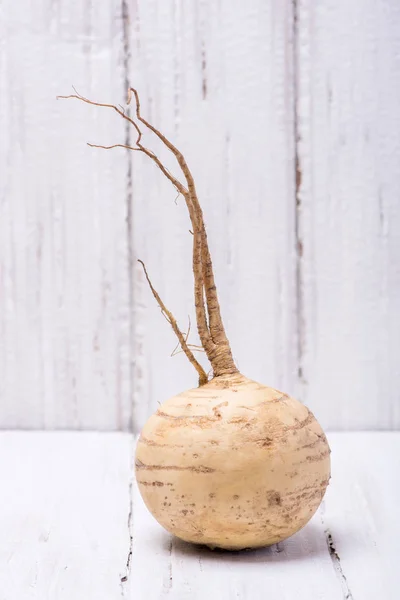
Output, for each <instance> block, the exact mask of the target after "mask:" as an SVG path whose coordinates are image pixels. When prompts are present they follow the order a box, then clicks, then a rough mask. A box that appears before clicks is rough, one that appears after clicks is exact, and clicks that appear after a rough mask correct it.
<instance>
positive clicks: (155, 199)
mask: <svg viewBox="0 0 400 600" xmlns="http://www.w3.org/2000/svg"><path fill="white" fill-rule="evenodd" d="M129 6H130V15H129V17H130V24H131V28H130V34H129V43H130V55H131V60H130V70H129V73H130V82H131V84H135V86H137V87H138V88H139V90H140V91H141V94H142V111H143V114H145V115H147V117H148V118H149V119H151V120H152V122H153V123H154V124H156V125H157V126H158V127H159V128H160V129H161V130H162V131H163V132H165V133H166V134H167V135H168V136H170V138H172V140H173V141H174V143H176V145H177V146H178V147H179V148H180V149H181V150H182V152H184V154H185V156H186V158H187V160H188V163H189V165H190V167H191V169H192V171H193V174H194V176H195V180H196V184H197V187H198V192H199V196H200V199H201V202H202V203H203V206H204V214H205V220H206V225H207V227H208V233H209V240H210V246H211V252H212V255H213V258H214V264H215V270H216V279H217V285H218V289H219V292H220V300H221V304H222V313H223V317H224V320H225V324H226V328H227V332H228V335H229V338H230V341H231V344H232V347H233V352H234V355H235V357H236V359H237V362H238V365H239V367H240V369H241V370H242V371H243V372H244V373H245V374H246V375H247V376H249V377H253V378H255V379H258V380H261V381H263V382H265V383H269V384H271V385H273V386H275V387H278V388H279V387H280V388H284V389H286V390H289V391H291V392H293V391H294V389H295V384H296V378H297V344H296V294H295V262H296V261H295V236H294V218H295V209H294V136H293V114H294V105H293V85H292V84H293V77H292V70H293V61H292V55H293V47H292V30H293V27H292V25H293V22H292V16H293V15H292V3H291V2H288V1H285V2H272V3H269V2H250V3H249V2H247V3H246V2H236V3H234V9H233V5H232V2H231V1H228V0H223V1H221V2H214V1H211V0H203V1H202V2H199V3H197V4H196V5H193V4H190V3H189V4H188V3H185V2H176V1H172V0H168V1H166V2H165V1H164V0H162V1H161V0H150V1H149V0H139V1H138V2H135V3H133V4H132V5H129ZM146 140H147V141H148V143H149V145H151V147H153V148H155V149H156V151H157V153H158V154H159V155H160V156H162V157H163V158H166V160H167V164H168V166H170V167H171V169H172V171H173V172H174V173H176V174H177V173H178V170H177V168H176V164H175V162H174V160H172V159H171V157H169V156H168V153H167V152H166V151H165V150H163V149H162V148H161V147H160V145H159V144H158V143H156V140H154V136H146ZM132 170H133V212H134V219H133V243H134V255H135V257H136V256H138V257H140V258H142V259H143V260H144V261H145V262H146V264H147V268H148V270H149V273H150V276H151V278H152V281H153V283H154V285H155V287H156V288H157V289H158V291H159V293H160V295H161V297H162V298H163V300H164V302H165V303H166V305H167V306H168V308H169V309H170V310H171V311H172V312H173V313H174V314H175V316H176V317H177V319H178V321H179V323H180V324H181V327H182V329H184V330H185V329H186V327H187V322H188V314H190V315H191V317H192V319H191V320H192V332H193V338H192V339H193V341H195V340H196V335H195V334H194V330H195V325H194V310H193V299H192V298H193V282H192V274H191V250H190V246H191V236H190V234H189V232H188V230H189V229H190V224H189V219H188V216H187V214H186V208H185V206H184V204H183V201H182V199H179V198H178V199H177V200H176V204H174V200H175V199H176V191H175V190H174V188H173V187H172V186H171V185H170V184H169V182H167V181H165V180H164V177H163V176H162V175H161V173H159V172H158V171H157V170H156V168H155V167H154V165H153V164H149V161H148V160H146V157H143V156H138V155H136V154H135V155H133V157H132ZM134 312H135V349H134V356H135V393H134V400H135V425H136V427H137V428H139V427H140V426H141V425H142V424H143V422H144V420H145V419H146V417H147V416H148V415H149V414H150V412H152V411H153V410H154V408H155V406H156V405H157V402H158V401H160V402H162V401H163V400H165V399H167V398H168V397H169V396H171V395H173V394H175V393H177V392H180V391H182V390H183V389H185V388H188V387H193V385H195V384H196V375H195V373H194V371H193V370H192V367H191V366H190V365H189V363H187V361H186V358H185V357H184V356H183V355H179V356H177V357H175V358H174V359H170V358H169V354H170V353H171V351H172V350H173V348H174V346H175V343H176V342H175V338H174V334H173V333H172V332H171V331H170V330H169V328H168V325H167V324H166V323H165V321H164V319H162V317H161V315H160V313H159V310H158V308H157V306H156V305H155V302H154V299H153V297H152V296H151V293H150V292H149V290H148V289H147V284H146V283H145V281H144V278H143V277H142V275H141V273H140V269H139V267H138V268H137V270H135V297H134ZM186 363H187V364H186Z"/></svg>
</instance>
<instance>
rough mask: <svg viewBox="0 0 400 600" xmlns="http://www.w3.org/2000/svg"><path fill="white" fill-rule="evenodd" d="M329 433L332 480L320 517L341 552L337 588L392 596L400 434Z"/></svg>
mask: <svg viewBox="0 0 400 600" xmlns="http://www.w3.org/2000/svg"><path fill="white" fill-rule="evenodd" d="M329 439H330V443H331V446H332V481H331V485H330V486H329V488H328V492H327V495H326V501H325V506H324V511H323V515H322V519H323V524H324V528H325V529H328V530H329V531H330V532H331V534H332V540H333V544H334V547H335V549H336V552H337V554H338V556H339V557H340V564H339V566H340V570H341V572H342V575H340V573H339V576H340V579H341V580H342V589H343V590H344V591H346V589H347V590H349V591H350V592H351V596H348V597H349V598H350V600H358V599H359V598H362V600H376V598H385V600H396V599H397V598H398V596H399V586H400V574H399V567H398V564H399V556H400V522H399V518H398V506H399V498H400V434H399V433H397V432H392V433H390V432H386V433H380V432H379V433H378V432H375V433H370V432H363V433H348V434H330V436H329ZM335 563H336V566H337V561H336V560H335ZM343 575H344V576H345V579H343ZM344 597H346V596H345V594H344Z"/></svg>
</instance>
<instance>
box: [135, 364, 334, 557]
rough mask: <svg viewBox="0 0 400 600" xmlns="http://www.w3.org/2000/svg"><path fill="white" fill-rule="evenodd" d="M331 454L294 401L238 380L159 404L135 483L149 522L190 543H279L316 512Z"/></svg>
mask: <svg viewBox="0 0 400 600" xmlns="http://www.w3.org/2000/svg"><path fill="white" fill-rule="evenodd" d="M329 455H330V449H329V445H328V442H327V440H326V437H325V434H324V432H323V431H322V429H321V427H320V425H319V424H318V422H317V421H316V419H315V417H314V416H313V415H312V413H311V412H310V411H309V410H308V409H307V408H306V407H305V406H304V405H302V404H301V403H300V402H298V401H297V400H294V399H293V398H291V397H289V396H287V395H286V394H283V393H282V392H279V391H278V390H275V389H273V388H269V387H266V386H264V385H261V384H259V383H256V382H254V381H252V380H250V379H247V378H246V377H244V376H242V375H240V374H239V373H237V374H234V375H225V376H221V377H217V378H214V379H213V380H211V381H210V382H209V383H207V384H206V385H204V386H201V387H199V388H196V389H192V390H189V391H187V392H184V393H182V394H179V395H178V396H175V397H173V398H171V399H169V400H167V401H166V402H165V403H164V404H162V405H161V407H160V408H159V410H158V411H157V412H156V413H155V414H154V415H153V416H151V417H150V419H149V420H148V421H147V423H146V425H145V426H144V428H143V431H142V434H141V436H140V439H139V441H138V445H137V450H136V476H137V481H138V485H139V489H140V492H141V494H142V497H143V499H144V501H145V503H146V505H147V507H148V509H149V510H150V512H151V513H152V514H153V516H154V517H155V518H156V519H157V521H158V522H159V523H160V524H161V525H162V526H163V527H164V528H165V529H167V530H168V531H170V532H171V533H173V534H174V535H176V536H177V537H179V538H181V539H182V540H185V541H188V542H194V543H198V544H206V545H208V546H210V547H218V548H225V549H229V550H240V549H243V548H256V547H260V546H268V545H270V544H274V543H277V542H279V541H282V540H284V539H285V538H287V537H289V536H291V535H293V534H294V533H295V532H296V531H298V530H299V529H301V528H302V527H303V526H304V525H305V524H306V523H307V522H308V521H309V519H310V518H311V517H312V515H313V514H314V513H315V511H316V510H317V508H318V506H319V505H320V503H321V500H322V498H323V496H324V493H325V490H326V487H327V485H328V482H329V478H330V456H329Z"/></svg>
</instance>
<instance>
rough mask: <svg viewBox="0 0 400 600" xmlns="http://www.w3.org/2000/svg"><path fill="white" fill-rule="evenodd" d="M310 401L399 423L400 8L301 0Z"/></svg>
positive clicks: (304, 337) (338, 415)
mask: <svg viewBox="0 0 400 600" xmlns="http://www.w3.org/2000/svg"><path fill="white" fill-rule="evenodd" d="M297 5H298V15H297V17H298V18H297V29H298V43H297V63H298V65H297V70H298V81H297V96H298V97H297V114H298V117H297V123H298V126H297V133H298V138H299V139H298V149H299V153H298V169H299V183H300V179H301V184H300V187H299V190H298V202H299V208H298V214H299V223H298V226H299V227H298V237H299V240H298V241H299V244H300V246H301V247H302V250H303V256H302V259H301V265H300V282H299V286H300V287H299V294H300V299H301V307H300V309H301V314H300V326H301V329H300V342H301V361H300V362H301V364H300V367H301V370H302V378H303V387H304V389H303V394H302V399H303V400H304V401H305V402H306V403H307V404H308V405H309V406H310V408H311V409H315V411H316V413H317V415H318V416H319V417H320V419H321V421H322V424H323V425H324V426H329V428H331V429H350V430H351V429H385V428H389V429H390V428H393V429H396V428H398V427H399V426H400V404H399V401H398V398H399V392H398V390H399V388H400V370H399V369H398V365H397V362H398V361H397V357H398V356H399V355H400V312H399V310H398V306H399V298H400V269H399V266H398V265H399V260H400V203H399V195H400V176H399V169H398V165H399V164H400V102H399V99H400V5H399V3H398V2H394V1H392V2H390V1H389V2H385V3H384V4H382V3H381V2H376V1H375V0H368V1H367V2H346V1H345V0H340V1H336V0H329V1H326V2H323V3H320V2H308V1H305V0H304V1H303V0H299V2H298V3H297Z"/></svg>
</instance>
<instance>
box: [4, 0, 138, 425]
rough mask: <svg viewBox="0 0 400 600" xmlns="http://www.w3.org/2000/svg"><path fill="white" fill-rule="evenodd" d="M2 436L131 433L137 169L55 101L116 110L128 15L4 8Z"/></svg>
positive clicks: (97, 127) (83, 115) (96, 126)
mask: <svg viewBox="0 0 400 600" xmlns="http://www.w3.org/2000/svg"><path fill="white" fill-rule="evenodd" d="M2 11H3V18H2V19H1V23H0V38H1V43H0V57H1V58H0V61H1V68H0V73H1V82H0V84H1V98H0V129H1V131H2V134H1V140H0V165H1V166H0V168H1V172H0V338H1V344H0V398H1V418H0V427H3V428H6V427H15V428H39V429H40V428H47V429H56V428H77V429H79V428H86V429H90V428H96V429H128V428H130V421H131V409H130V406H131V403H130V395H131V392H130V373H129V370H130V359H131V355H130V311H129V281H128V273H129V269H128V246H129V243H128V238H127V232H126V214H127V194H126V184H127V173H128V162H127V158H126V157H124V156H121V155H120V156H117V155H107V153H105V152H102V151H93V150H92V149H91V148H88V147H87V146H86V141H88V140H91V141H95V142H96V141H101V142H104V143H107V142H108V141H109V140H110V139H111V138H113V136H114V135H117V136H118V134H119V133H121V134H122V135H123V131H124V129H123V125H122V123H121V122H120V121H119V120H118V119H116V118H115V116H114V115H113V114H110V113H109V112H107V111H101V110H100V109H99V110H90V108H89V107H88V106H87V105H83V104H82V105H80V104H79V103H78V102H76V101H74V100H71V101H61V100H60V101H58V102H57V101H56V95H57V94H68V93H71V92H72V88H71V84H75V85H76V87H77V89H78V90H79V91H81V92H82V93H84V94H87V95H88V96H89V95H90V96H93V97H94V98H100V99H103V100H108V101H109V100H112V99H115V100H116V101H118V100H119V99H120V98H121V96H122V94H123V89H124V81H125V74H124V52H123V36H122V26H121V23H122V13H121V6H120V2H119V1H117V0H107V1H106V2H102V3H100V4H99V3H91V2H90V1H87V2H79V1H72V2H69V1H68V2H66V1H65V2H64V1H57V2H51V3H49V2H46V1H44V0H39V1H38V2H35V3H32V2H28V1H27V0H21V2H18V3H15V2H12V0H5V2H3V3H2Z"/></svg>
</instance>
